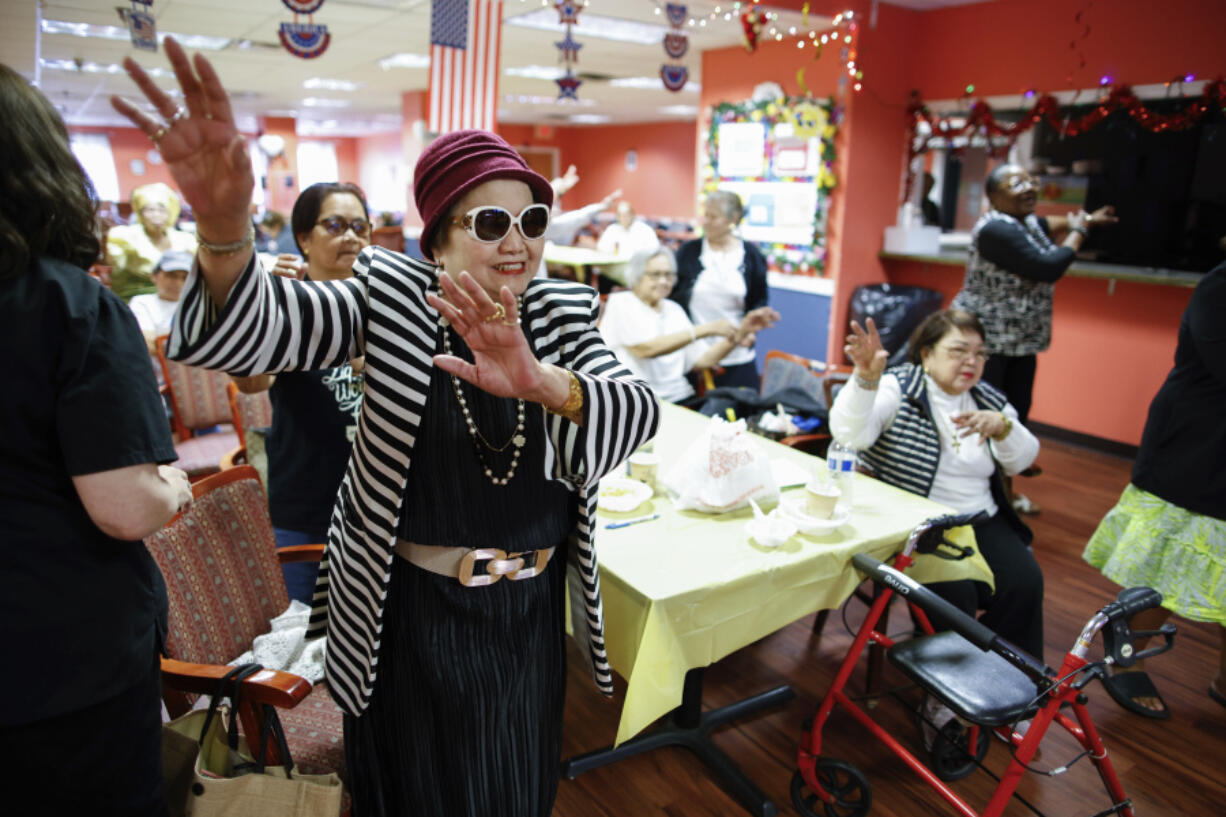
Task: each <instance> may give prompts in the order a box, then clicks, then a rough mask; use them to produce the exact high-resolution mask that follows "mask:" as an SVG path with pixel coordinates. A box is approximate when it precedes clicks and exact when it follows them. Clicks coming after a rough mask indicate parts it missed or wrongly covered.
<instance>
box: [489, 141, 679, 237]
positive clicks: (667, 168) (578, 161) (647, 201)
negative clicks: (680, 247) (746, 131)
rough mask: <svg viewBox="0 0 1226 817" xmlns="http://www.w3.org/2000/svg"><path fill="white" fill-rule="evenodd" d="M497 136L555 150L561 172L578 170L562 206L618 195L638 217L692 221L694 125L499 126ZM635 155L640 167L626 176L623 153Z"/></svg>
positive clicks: (516, 143)
mask: <svg viewBox="0 0 1226 817" xmlns="http://www.w3.org/2000/svg"><path fill="white" fill-rule="evenodd" d="M498 132H499V134H500V135H501V136H502V137H503V138H504V139H506V140H507V141H508V142H510V143H511V144H513V145H516V146H520V147H523V146H531V147H556V148H558V149H559V156H558V164H559V172H564V171H565V170H566V168H567V166H568V165H572V164H573V165H575V166H576V167H577V168H578V170H579V183H578V184H576V185H575V186H574V187H573V188H572V189H571V191H570V192H569V193H567V194H566V197H565V200H564V201H563V206H564V207H565V208H570V209H574V208H576V207H582V206H583V205H585V204H590V203H591V202H594V201H599V200H600V199H602V198H604V197H605V196H606V195H608V194H609V193H611V192H613V191H614V190H617V189H619V188H620V189H621V191H622V196H623V198H626V199H628V200H629V201H630V202H631V203H632V204H633V205H634V208H635V210H637V211H638V212H639V214H640V215H644V216H648V217H652V218H672V219H692V218H693V217H694V214H695V211H696V209H697V208H696V202H695V196H696V193H697V189H698V187H697V162H696V159H695V152H694V124H693V123H692V122H643V123H639V124H634V125H604V126H592V127H566V128H559V127H545V128H541V127H533V126H531V125H510V124H507V125H499V126H498ZM628 150H634V151H637V153H638V166H637V169H635V170H634V171H628V170H626V151H628Z"/></svg>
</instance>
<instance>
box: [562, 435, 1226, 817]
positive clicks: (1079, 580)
mask: <svg viewBox="0 0 1226 817" xmlns="http://www.w3.org/2000/svg"><path fill="white" fill-rule="evenodd" d="M1040 463H1041V464H1042V466H1043V469H1044V473H1043V474H1042V475H1041V476H1038V477H1034V478H1030V479H1023V480H1018V481H1017V485H1016V486H1015V487H1017V488H1018V489H1019V490H1021V491H1022V492H1024V493H1025V494H1027V495H1028V496H1030V498H1031V499H1033V500H1035V501H1036V502H1038V503H1039V504H1040V505H1041V506H1042V508H1043V512H1042V513H1041V514H1040V515H1039V516H1037V517H1031V518H1030V521H1031V525H1032V527H1033V528H1034V531H1035V553H1036V555H1037V557H1038V559H1039V562H1040V563H1041V564H1042V567H1043V573H1044V576H1045V580H1046V604H1045V616H1046V619H1045V621H1046V642H1047V655H1046V656H1045V658H1046V660H1047V661H1048V663H1050V664H1055V665H1057V666H1058V665H1059V662H1060V659H1061V658H1062V656H1063V654H1064V653H1065V652H1066V651H1067V650H1068V648H1069V647H1070V646H1071V645H1072V643H1073V641H1074V639H1075V638H1076V635H1077V633H1078V632H1079V631H1080V630H1081V627H1082V626H1083V624H1084V623H1085V621H1086V619H1087V618H1089V616H1090V615H1091V614H1092V613H1093V612H1094V611H1095V610H1096V609H1098V607H1100V606H1101V605H1102V604H1104V603H1106V602H1107V601H1109V600H1111V599H1112V598H1114V597H1115V594H1116V593H1117V592H1118V590H1119V588H1118V587H1116V586H1115V585H1114V584H1112V583H1111V582H1110V581H1108V580H1106V579H1104V578H1103V577H1102V576H1101V575H1100V574H1099V573H1098V572H1097V571H1096V570H1094V569H1093V568H1091V567H1090V566H1089V565H1087V564H1085V563H1084V562H1083V561H1082V560H1081V551H1082V547H1083V546H1084V544H1085V542H1086V540H1087V538H1088V537H1089V535H1090V533H1091V532H1092V531H1093V530H1094V528H1095V526H1096V525H1097V523H1098V521H1099V519H1101V517H1102V516H1103V514H1104V513H1105V512H1106V511H1107V510H1108V509H1109V508H1110V507H1111V506H1112V505H1113V504H1114V503H1115V500H1116V498H1117V497H1118V496H1119V493H1120V491H1121V490H1123V488H1124V486H1125V485H1126V484H1127V482H1128V475H1129V469H1130V467H1131V462H1130V461H1129V460H1125V459H1120V458H1117V457H1111V456H1107V455H1104V454H1098V453H1096V452H1091V451H1086V450H1084V449H1080V448H1076V447H1073V446H1069V445H1065V444H1062V443H1057V442H1050V441H1044V446H1043V453H1042V454H1041V455H1040ZM860 615H861V614H860V612H859V611H855V612H852V613H849V616H850V618H851V621H852V624H853V626H854V625H855V624H856V623H858V621H859V620H860ZM1172 620H1173V621H1174V622H1175V623H1176V624H1177V625H1178V626H1179V635H1178V637H1177V640H1176V647H1175V649H1174V650H1172V651H1170V652H1168V653H1166V654H1165V655H1162V656H1159V657H1158V658H1157V659H1155V660H1153V661H1151V662H1150V664H1149V666H1148V670H1149V672H1150V675H1151V677H1152V678H1153V679H1154V682H1155V683H1156V684H1157V686H1158V688H1159V690H1160V691H1161V693H1162V695H1163V696H1164V698H1165V700H1166V701H1167V703H1168V705H1169V706H1170V707H1171V710H1172V712H1173V716H1172V718H1171V719H1170V720H1167V721H1156V720H1151V719H1148V718H1142V717H1140V716H1137V715H1134V714H1131V713H1129V712H1127V711H1125V710H1123V709H1122V708H1120V707H1119V706H1118V705H1116V703H1115V702H1114V701H1112V700H1111V698H1110V697H1108V696H1107V694H1106V692H1105V691H1104V690H1103V689H1102V687H1101V685H1099V684H1092V685H1091V686H1090V687H1088V688H1087V690H1086V692H1087V694H1088V695H1089V697H1090V704H1089V709H1090V712H1091V715H1092V716H1093V718H1094V722H1095V724H1096V725H1097V726H1098V729H1099V731H1100V733H1101V734H1102V737H1103V742H1104V743H1105V744H1106V746H1107V749H1108V751H1109V752H1110V754H1111V757H1112V759H1113V761H1114V763H1115V768H1116V770H1117V772H1118V773H1119V775H1120V777H1121V779H1122V781H1123V785H1124V789H1125V791H1126V792H1127V793H1128V795H1129V796H1130V797H1131V798H1132V801H1133V803H1134V806H1135V808H1136V811H1137V814H1139V815H1146V817H1154V815H1206V817H1207V816H1208V815H1226V729H1224V727H1226V708H1223V707H1222V706H1221V705H1220V704H1217V703H1215V702H1214V701H1213V700H1211V699H1210V698H1209V696H1208V695H1207V694H1206V689H1207V687H1208V685H1209V682H1210V680H1211V679H1212V677H1213V674H1214V672H1215V670H1216V667H1217V663H1218V648H1219V637H1220V636H1219V632H1218V630H1219V629H1220V628H1219V627H1217V626H1216V625H1205V624H1197V623H1193V622H1187V621H1184V620H1182V619H1178V618H1175V619H1172ZM812 624H813V617H812V616H810V617H808V618H805V619H801V620H800V621H798V622H795V623H793V624H791V625H790V626H788V627H786V628H784V629H783V630H781V631H779V632H777V633H775V634H774V635H772V636H770V637H768V638H765V639H763V640H761V641H759V642H758V643H756V644H753V645H750V646H748V647H746V648H744V649H742V650H740V651H738V652H736V653H734V654H733V655H730V656H728V657H727V658H725V659H724V660H723V661H720V662H719V663H717V664H715V665H714V666H712V667H711V668H710V669H709V670H708V671H707V674H706V689H705V703H706V705H707V706H708V707H717V706H722V705H725V704H729V703H732V702H734V701H736V700H739V699H742V698H744V697H747V696H749V695H752V694H754V693H757V692H760V691H763V690H765V689H768V688H770V687H773V686H776V685H778V684H783V683H787V684H790V685H791V686H792V687H793V688H794V689H795V690H796V692H797V697H796V699H795V700H794V701H792V702H791V703H789V704H787V705H785V706H782V707H779V708H777V709H775V710H773V711H770V712H767V713H766V714H763V715H760V716H758V717H757V718H756V719H752V720H749V721H747V722H743V723H737V724H733V725H731V726H727V727H724V728H723V729H722V731H718V732H717V733H716V735H715V742H716V743H717V744H718V745H719V747H720V748H722V749H723V750H724V751H725V752H727V753H728V754H729V755H730V756H731V757H732V758H733V759H734V760H735V761H736V762H737V763H738V764H739V765H740V766H741V768H742V769H743V770H744V771H745V772H746V773H748V774H749V776H750V777H751V778H752V779H753V780H754V782H755V783H757V785H758V786H759V787H760V788H762V789H763V790H764V791H765V792H766V794H767V796H769V797H770V798H771V799H772V800H773V801H774V802H775V804H776V806H777V807H778V808H779V813H780V814H797V811H796V809H795V808H794V807H793V805H792V802H791V797H790V795H789V785H790V781H791V778H792V774H793V772H794V771H795V769H796V766H795V762H796V760H795V757H796V746H797V741H798V738H799V736H800V729H801V723H802V721H803V720H804V719H805V718H806V717H808V716H809V715H811V714H812V713H813V712H814V710H815V709H816V707H817V705H818V703H819V701H820V700H821V696H822V695H823V694H824V693H825V691H826V689H827V688H828V686H829V685H830V682H831V680H832V678H833V674H834V671H835V670H836V668H837V666H838V663H839V662H840V661H841V659H842V657H843V655H844V654H845V652H846V650H847V647H848V645H849V644H850V641H851V639H850V637H849V636H848V635H846V633H845V632H844V629H843V624H842V622H841V621H840V620H839V615H838V614H837V613H836V614H832V615H831V616H830V619H829V621H828V622H827V624H826V628H825V631H824V632H823V633H822V635H821V638H820V639H818V638H815V637H814V636H813V635H812V634H811V628H812ZM905 628H906V614H905V613H904V612H902V611H899V610H896V611H895V613H894V623H893V626H892V627H891V629H890V632H895V631H900V630H904V629H905ZM571 650H572V651H571V662H570V665H571V668H570V677H569V683H568V690H567V705H566V727H565V732H564V737H563V752H564V755H565V756H568V757H569V756H571V755H574V754H577V753H580V752H584V751H589V750H592V749H597V748H600V747H602V746H605V745H607V744H608V743H609V742H610V741H611V740H612V737H613V735H614V733H615V732H616V725H617V720H618V713H619V712H620V709H621V702H622V694H623V692H624V688H625V684H624V682H622V681H621V679H620V678H619V679H618V682H619V686H618V695H617V696H616V697H615V698H613V699H612V700H605V699H603V698H601V697H600V696H599V695H598V694H597V693H596V692H595V688H594V687H593V686H592V683H591V680H590V678H589V677H588V676H587V675H586V670H585V669H584V668H583V667H582V665H581V662H580V661H579V660H578V653H577V652H576V651H575V650H574V649H573V645H572V648H571ZM889 677H890V678H891V679H893V680H898V678H899V677H900V676H889ZM862 678H863V674H862V668H861V670H860V671H859V672H858V673H857V675H855V676H853V687H858V685H859V684H860V683H861V682H862ZM900 683H901V681H900ZM853 692H854V689H853ZM874 717H876V718H878V719H879V722H880V723H882V724H883V725H884V726H885V727H886V728H887V729H888V730H890V731H891V733H892V734H894V735H895V736H896V737H898V738H899V739H900V740H901V741H903V742H904V743H905V744H907V745H909V746H910V747H912V748H913V749H914V748H916V746H917V744H918V730H917V729H916V727H915V726H914V721H913V719H912V715H911V713H909V712H906V711H905V710H904V709H903V708H902V707H901V706H899V705H898V704H897V703H895V702H893V701H891V700H885V701H883V702H882V704H881V705H880V706H879V707H877V708H876V709H875V710H874ZM993 744H994V745H993V746H992V747H991V748H990V749H989V752H988V755H987V760H986V763H987V765H988V766H989V767H990V768H992V769H993V770H995V771H996V772H997V773H999V772H1000V771H1002V770H1003V768H1004V766H1005V765H1006V763H1007V759H1008V753H1007V752H1006V751H1005V749H1004V747H1003V744H998V743H997V742H996V741H993ZM1073 746H1074V744H1073V743H1072V741H1071V740H1070V739H1069V738H1067V737H1066V736H1064V735H1058V734H1056V733H1049V737H1048V738H1047V739H1045V741H1044V743H1043V746H1042V750H1043V753H1042V757H1041V758H1040V760H1039V761H1036V763H1035V764H1034V765H1035V766H1037V767H1041V768H1045V769H1046V768H1052V767H1056V766H1059V765H1061V764H1063V763H1065V762H1067V761H1068V760H1070V759H1071V758H1072V757H1073V756H1074V754H1075V752H1074V751H1073ZM823 756H825V757H831V758H836V759H840V760H845V761H847V762H850V763H853V764H854V765H856V766H857V767H858V768H859V769H860V770H861V771H862V772H864V774H865V775H867V776H868V778H869V780H870V782H871V783H872V798H873V805H872V808H871V810H870V812H869V813H870V814H872V815H880V817H914V815H943V814H953V813H954V812H953V811H952V810H951V809H950V808H949V807H948V806H946V804H945V803H944V801H942V800H941V799H940V798H939V797H938V796H937V795H936V793H935V792H933V791H932V790H931V789H930V788H928V787H927V786H926V785H925V784H923V783H922V782H921V781H920V780H919V778H918V777H917V776H916V775H915V774H914V773H913V772H911V771H910V770H909V769H908V768H907V767H906V766H905V765H903V764H902V763H901V761H899V760H897V759H896V758H895V757H894V756H893V755H892V754H890V753H889V752H888V750H886V749H885V748H884V747H883V746H882V745H881V744H880V743H878V742H877V741H876V740H875V739H873V738H871V736H868V735H866V734H865V733H864V732H863V731H862V730H861V729H860V728H859V726H858V724H856V723H855V722H854V721H853V720H852V719H851V718H850V716H847V715H845V714H840V713H839V712H838V710H836V712H835V715H834V716H833V717H832V718H831V720H830V721H829V723H828V725H827V728H826V731H825V733H824V745H823ZM994 785H995V782H994V781H992V780H991V779H990V778H989V777H987V775H985V774H983V773H982V772H976V773H975V774H973V775H971V776H970V777H968V778H966V779H965V780H962V781H960V782H958V783H956V784H954V786H955V788H956V789H957V790H958V791H959V792H960V793H961V794H962V796H964V797H966V798H968V799H969V800H970V802H971V803H972V805H973V806H974V807H975V808H977V809H978V808H982V806H983V805H984V804H986V802H987V800H988V797H989V796H990V793H991V791H992V789H993V787H994ZM1019 791H1020V792H1021V793H1022V794H1023V795H1024V796H1025V797H1026V798H1027V799H1029V800H1030V801H1031V802H1032V803H1033V804H1035V805H1036V806H1037V807H1038V808H1039V809H1040V810H1041V812H1042V813H1044V814H1049V815H1053V816H1054V815H1092V814H1095V813H1097V812H1098V811H1100V810H1102V809H1104V808H1106V807H1107V805H1109V801H1108V799H1107V797H1106V794H1105V792H1104V790H1103V788H1102V785H1101V783H1100V782H1099V780H1098V777H1097V774H1096V773H1095V772H1094V769H1093V766H1092V765H1091V763H1090V762H1089V760H1088V759H1083V760H1081V761H1080V762H1078V763H1076V764H1075V765H1073V766H1072V767H1071V768H1070V769H1069V771H1068V772H1067V773H1065V774H1062V775H1059V776H1055V777H1039V776H1037V775H1027V776H1026V778H1025V779H1024V780H1023V781H1022V785H1021V787H1020V788H1019ZM553 813H554V815H555V817H605V816H606V815H607V817H652V816H653V815H660V816H661V817H663V816H664V815H667V817H700V816H701V817H707V816H708V815H720V816H721V817H723V815H741V814H745V813H746V812H744V811H743V810H742V809H741V808H740V806H739V805H738V803H737V802H736V801H735V800H733V799H732V798H731V797H730V796H728V795H727V794H725V793H724V792H723V791H722V790H721V789H720V787H719V785H718V784H717V783H716V782H715V780H714V778H713V777H712V775H711V774H710V773H709V772H708V770H707V768H706V767H705V766H703V765H702V764H701V763H700V762H699V761H698V760H697V759H696V758H694V757H693V756H692V755H691V754H690V753H689V752H687V751H686V750H684V749H679V748H665V749H658V750H655V751H653V752H649V753H647V754H644V755H640V756H638V757H635V758H631V759H628V760H625V761H622V762H620V763H617V764H613V765H611V766H607V767H604V768H601V769H597V770H595V771H591V772H588V773H586V774H583V775H580V776H579V777H577V778H576V779H574V780H563V781H562V783H561V786H560V788H559V792H558V799H557V805H556V807H555V808H554V812H553ZM1006 813H1007V814H1028V813H1030V812H1029V811H1028V810H1027V809H1026V808H1025V807H1024V806H1022V805H1020V804H1019V803H1017V802H1016V801H1014V803H1012V804H1011V805H1010V807H1009V809H1008V810H1007V811H1006Z"/></svg>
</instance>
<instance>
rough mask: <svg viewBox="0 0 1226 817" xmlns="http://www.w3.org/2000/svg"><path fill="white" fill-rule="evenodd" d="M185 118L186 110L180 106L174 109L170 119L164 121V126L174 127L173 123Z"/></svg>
mask: <svg viewBox="0 0 1226 817" xmlns="http://www.w3.org/2000/svg"><path fill="white" fill-rule="evenodd" d="M186 118H187V108H184V107H183V106H182V105H180V106H179V107H177V108H175V112H174V113H173V114H171V115H170V119H168V120H166V126H167V127H171V126H172V125H174V123H176V122H178V121H179V120H180V119H186Z"/></svg>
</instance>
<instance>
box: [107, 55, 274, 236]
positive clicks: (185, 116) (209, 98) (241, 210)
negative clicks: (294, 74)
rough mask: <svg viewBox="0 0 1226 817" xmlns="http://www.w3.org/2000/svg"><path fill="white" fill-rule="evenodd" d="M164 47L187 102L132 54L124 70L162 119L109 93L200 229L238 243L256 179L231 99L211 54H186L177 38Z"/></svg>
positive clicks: (247, 222)
mask: <svg viewBox="0 0 1226 817" xmlns="http://www.w3.org/2000/svg"><path fill="white" fill-rule="evenodd" d="M164 48H165V50H166V56H167V58H169V60H170V64H171V66H172V67H173V68H174V72H175V78H176V79H177V80H178V82H179V88H180V89H181V90H182V92H183V101H184V104H185V106H186V107H180V106H177V105H176V104H175V102H174V101H173V100H172V99H171V98H170V97H169V96H167V95H166V94H165V93H163V91H162V90H161V89H160V88H158V87H157V85H155V84H154V82H153V80H152V79H150V78H149V75H148V74H147V73H145V70H144V69H143V68H141V67H140V65H138V64H137V63H136V62H135V61H134V60H132V59H131V58H127V59H125V60H124V63H123V65H124V68H125V69H126V70H127V72H128V75H129V76H130V77H131V78H132V80H133V81H134V82H135V83H136V84H137V86H138V87H139V88H140V90H141V92H142V93H143V94H144V95H145V98H146V99H148V100H149V102H150V103H151V104H152V105H153V107H154V108H155V109H156V110H157V112H158V113H159V114H161V116H162V118H163V119H164V120H165V124H162V123H161V122H158V121H157V120H155V119H154V118H152V117H150V116H149V115H147V114H145V113H144V112H143V111H141V110H139V109H138V108H137V107H136V106H134V105H133V104H132V103H130V102H128V101H127V100H125V99H122V98H120V97H111V104H112V105H113V106H114V107H115V110H117V111H119V113H121V114H123V115H124V116H125V117H127V118H128V119H129V120H130V121H131V122H132V124H134V125H135V126H136V127H138V128H140V130H141V132H143V133H144V134H145V135H146V136H148V137H149V138H150V139H151V140H152V141H153V143H154V145H156V146H157V149H158V152H159V153H161V154H162V158H163V159H164V160H165V162H166V167H167V169H168V170H169V171H170V175H171V176H172V177H173V178H174V181H175V186H176V187H178V189H179V192H180V193H182V194H183V198H184V199H186V200H187V203H188V204H190V205H191V208H192V212H193V213H194V215H195V217H196V220H197V225H198V227H199V230H200V233H201V234H202V235H203V236H205V237H207V239H208V240H209V241H211V242H213V243H214V244H227V243H231V242H234V241H238V240H240V239H242V238H243V237H244V236H245V235H246V234H247V232H248V230H249V229H250V223H251V220H250V216H249V215H248V213H249V211H248V205H249V204H250V202H251V191H252V190H253V188H254V186H255V179H254V177H253V176H252V172H251V161H250V159H249V158H248V156H247V149H246V144H245V142H244V139H243V137H242V136H241V135H240V134H239V132H238V129H237V128H236V127H235V125H234V114H233V112H232V111H231V109H230V98H229V96H228V95H227V94H226V90H225V88H223V87H222V85H221V81H220V80H219V79H218V78H217V73H216V72H215V71H214V70H213V66H212V65H210V64H209V61H208V60H207V59H205V58H204V57H203V56H201V55H200V54H196V56H195V57H194V58H193V59H189V58H188V56H187V53H186V52H185V51H184V50H183V47H182V46H180V45H179V44H178V43H177V42H175V40H174V38H173V37H167V38H166V39H165V41H164ZM193 66H194V67H193Z"/></svg>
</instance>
